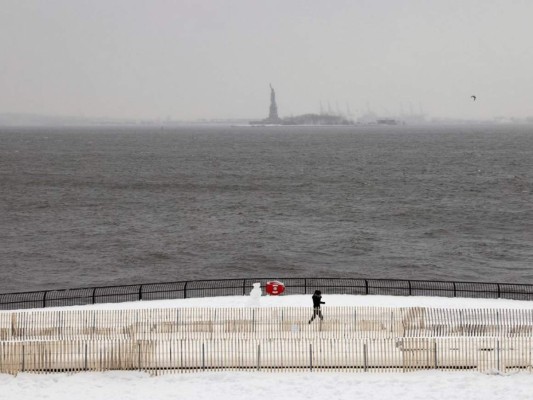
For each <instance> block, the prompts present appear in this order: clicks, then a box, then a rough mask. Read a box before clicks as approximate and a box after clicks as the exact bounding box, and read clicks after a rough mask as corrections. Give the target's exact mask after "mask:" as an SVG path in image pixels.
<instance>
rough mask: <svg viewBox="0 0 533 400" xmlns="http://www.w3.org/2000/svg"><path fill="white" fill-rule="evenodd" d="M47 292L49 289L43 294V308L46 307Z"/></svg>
mask: <svg viewBox="0 0 533 400" xmlns="http://www.w3.org/2000/svg"><path fill="white" fill-rule="evenodd" d="M47 293H48V290H45V291H44V294H43V308H45V307H46V295H47Z"/></svg>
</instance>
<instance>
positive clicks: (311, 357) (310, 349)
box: [309, 343, 313, 371]
mask: <svg viewBox="0 0 533 400" xmlns="http://www.w3.org/2000/svg"><path fill="white" fill-rule="evenodd" d="M309 370H310V371H312V370H313V344H312V343H309Z"/></svg>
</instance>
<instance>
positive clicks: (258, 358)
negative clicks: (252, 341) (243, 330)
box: [257, 343, 261, 371]
mask: <svg viewBox="0 0 533 400" xmlns="http://www.w3.org/2000/svg"><path fill="white" fill-rule="evenodd" d="M257 370H258V371H260V370H261V343H257Z"/></svg>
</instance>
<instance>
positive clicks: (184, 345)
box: [0, 307, 533, 374]
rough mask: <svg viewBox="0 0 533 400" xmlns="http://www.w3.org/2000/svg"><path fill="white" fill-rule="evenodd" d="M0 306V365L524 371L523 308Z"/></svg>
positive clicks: (528, 340) (530, 320)
mask: <svg viewBox="0 0 533 400" xmlns="http://www.w3.org/2000/svg"><path fill="white" fill-rule="evenodd" d="M323 313H324V321H320V320H315V321H313V322H312V323H311V324H309V323H308V320H309V318H310V317H311V315H312V310H310V309H309V308H301V307H283V308H167V309H146V310H143V309H134V310H90V309H87V310H60V311H50V310H31V311H30V310H29V311H16V312H1V313H0V372H5V373H11V374H16V373H19V372H23V371H24V372H59V371H105V370H114V369H119V370H144V371H150V372H151V373H154V374H159V373H168V372H186V371H198V370H211V369H252V370H269V371H279V370H293V369H294V370H343V371H344V370H347V371H391V370H399V371H410V370H414V369H475V370H478V371H485V372H486V371H499V372H509V371H515V370H525V371H528V372H531V368H532V351H533V311H532V310H501V309H497V310H486V309H468V310H462V309H461V310H455V309H431V308H418V307H415V308H381V307H328V308H324V309H323Z"/></svg>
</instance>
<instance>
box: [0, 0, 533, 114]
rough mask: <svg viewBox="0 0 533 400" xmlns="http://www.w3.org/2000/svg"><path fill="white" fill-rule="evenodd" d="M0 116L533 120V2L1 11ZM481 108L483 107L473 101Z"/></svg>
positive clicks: (9, 7)
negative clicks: (337, 113)
mask: <svg viewBox="0 0 533 400" xmlns="http://www.w3.org/2000/svg"><path fill="white" fill-rule="evenodd" d="M0 10H1V11H0V93H1V95H0V113H8V112H24V113H37V114H45V115H79V116H87V117H91V116H109V117H127V118H166V117H170V118H173V119H196V118H224V117H244V118H248V117H250V118H255V117H261V118H263V117H266V116H267V114H268V105H269V94H270V93H269V90H270V89H269V87H268V84H269V83H272V84H273V86H274V88H275V89H276V94H277V99H278V107H279V113H280V116H282V117H283V116H287V115H290V114H299V113H305V112H318V110H319V104H320V102H322V103H323V105H324V108H326V109H327V105H328V102H329V104H330V105H331V107H332V108H333V109H336V108H337V104H338V107H339V108H340V109H341V110H342V111H345V110H346V108H347V104H349V105H350V107H351V109H352V111H354V112H355V113H362V112H364V111H365V110H366V109H367V108H370V109H371V110H373V111H375V112H376V113H379V114H385V113H386V111H388V112H390V113H391V114H398V113H400V112H401V111H402V109H403V111H404V112H409V111H410V110H411V109H413V110H414V111H416V112H418V111H419V110H420V108H422V109H423V110H424V111H425V112H426V113H427V114H429V115H431V116H434V117H459V118H490V117H494V116H503V115H505V116H517V117H525V116H533V76H532V75H533V44H532V40H533V1H531V0H501V1H500V0H257V1H255V0H190V1H189V0H174V1H171V0H142V1H141V0H0ZM472 94H476V95H477V96H478V100H477V101H476V102H473V101H472V100H471V99H470V95H472Z"/></svg>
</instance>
